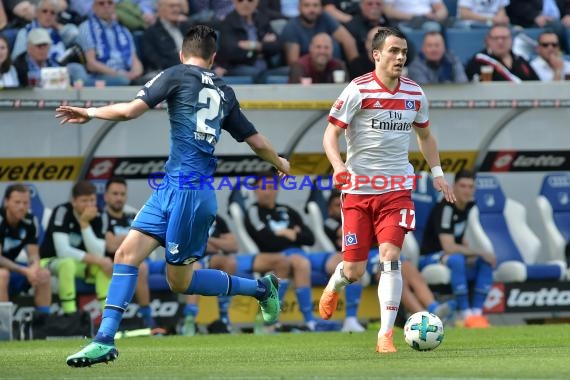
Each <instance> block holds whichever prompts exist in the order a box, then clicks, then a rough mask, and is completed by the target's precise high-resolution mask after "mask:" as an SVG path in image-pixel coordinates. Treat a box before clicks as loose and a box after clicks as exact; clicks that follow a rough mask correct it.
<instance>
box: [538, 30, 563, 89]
mask: <svg viewBox="0 0 570 380" xmlns="http://www.w3.org/2000/svg"><path fill="white" fill-rule="evenodd" d="M536 52H537V54H538V56H537V57H536V58H534V59H533V60H532V61H530V65H531V66H532V68H533V69H534V71H535V72H536V75H538V77H539V78H540V80H541V81H544V82H549V81H553V80H565V79H570V62H568V61H567V60H565V59H564V56H563V55H562V51H561V50H560V42H559V40H558V35H557V34H556V33H554V31H549V30H546V31H544V32H542V33H541V34H540V35H539V36H538V45H537V46H536Z"/></svg>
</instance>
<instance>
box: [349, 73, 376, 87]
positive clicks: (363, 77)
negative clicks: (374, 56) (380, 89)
mask: <svg viewBox="0 0 570 380" xmlns="http://www.w3.org/2000/svg"><path fill="white" fill-rule="evenodd" d="M373 80H374V77H373V76H372V73H371V72H370V73H368V74H364V75H361V76H359V77H358V78H355V79H354V83H356V84H366V83H368V82H371V81H373Z"/></svg>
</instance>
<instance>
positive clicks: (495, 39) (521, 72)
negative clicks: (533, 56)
mask: <svg viewBox="0 0 570 380" xmlns="http://www.w3.org/2000/svg"><path fill="white" fill-rule="evenodd" d="M512 46H513V37H512V35H511V30H510V29H509V28H508V27H507V26H504V25H495V26H493V27H492V28H491V29H489V32H488V33H487V36H486V37H485V49H483V50H482V51H480V52H479V53H477V54H475V55H474V56H473V58H471V59H470V60H469V62H468V63H467V66H466V67H465V73H466V74H467V77H468V78H469V80H473V78H474V77H475V76H476V75H481V67H482V66H492V67H493V74H492V79H491V80H492V81H510V82H515V83H519V82H521V81H527V80H539V79H538V76H537V75H536V73H535V72H534V70H533V68H532V66H531V65H530V63H529V62H528V61H527V60H526V59H524V58H523V57H520V56H518V55H515V54H514V53H513V51H512Z"/></svg>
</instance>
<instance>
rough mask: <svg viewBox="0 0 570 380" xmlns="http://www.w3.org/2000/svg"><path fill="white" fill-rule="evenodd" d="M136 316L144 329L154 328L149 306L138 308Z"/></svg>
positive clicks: (154, 324)
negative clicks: (140, 319) (142, 323)
mask: <svg viewBox="0 0 570 380" xmlns="http://www.w3.org/2000/svg"><path fill="white" fill-rule="evenodd" d="M138 315H139V316H140V317H141V318H142V320H143V322H144V325H145V327H148V328H151V329H153V328H155V327H156V323H155V322H154V318H153V317H152V310H151V308H150V306H149V305H146V306H140V307H139V310H138Z"/></svg>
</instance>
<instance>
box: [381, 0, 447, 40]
mask: <svg viewBox="0 0 570 380" xmlns="http://www.w3.org/2000/svg"><path fill="white" fill-rule="evenodd" d="M384 14H385V15H386V17H388V19H389V20H390V22H391V23H392V24H394V25H397V26H398V28H399V29H400V30H401V31H402V32H404V33H406V32H410V31H412V30H414V29H416V30H418V29H421V30H425V31H435V32H441V31H442V29H443V25H445V24H446V22H447V16H448V15H447V7H446V6H445V3H444V2H443V1H442V0H384Z"/></svg>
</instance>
